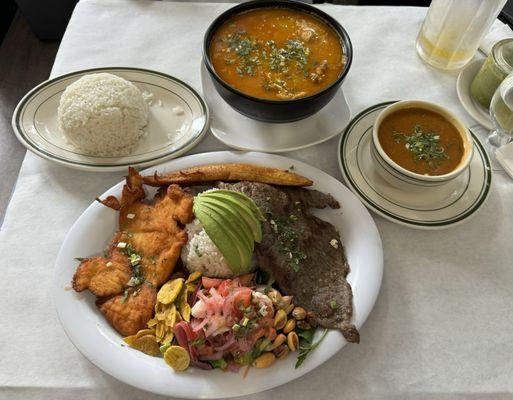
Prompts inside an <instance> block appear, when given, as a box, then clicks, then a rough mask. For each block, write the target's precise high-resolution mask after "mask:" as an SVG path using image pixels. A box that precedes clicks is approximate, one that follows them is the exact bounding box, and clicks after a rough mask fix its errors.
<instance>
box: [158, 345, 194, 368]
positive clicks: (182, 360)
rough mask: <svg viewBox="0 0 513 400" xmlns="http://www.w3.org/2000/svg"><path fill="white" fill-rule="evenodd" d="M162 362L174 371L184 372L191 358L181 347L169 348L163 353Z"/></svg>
mask: <svg viewBox="0 0 513 400" xmlns="http://www.w3.org/2000/svg"><path fill="white" fill-rule="evenodd" d="M164 361H165V362H166V364H167V365H169V366H170V367H171V368H173V369H174V370H175V371H185V370H186V369H187V368H189V364H190V362H191V358H190V357H189V353H188V352H187V350H185V349H184V348H183V347H180V346H170V347H169V348H168V349H167V350H166V352H165V353H164Z"/></svg>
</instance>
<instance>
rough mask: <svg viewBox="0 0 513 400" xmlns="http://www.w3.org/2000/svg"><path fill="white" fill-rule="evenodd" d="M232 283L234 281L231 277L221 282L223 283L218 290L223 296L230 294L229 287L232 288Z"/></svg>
mask: <svg viewBox="0 0 513 400" xmlns="http://www.w3.org/2000/svg"><path fill="white" fill-rule="evenodd" d="M231 284H232V281H231V279H225V280H224V281H223V282H221V284H220V285H219V286H218V287H217V291H218V292H219V294H220V295H221V296H224V297H226V296H228V294H229V289H230V286H231Z"/></svg>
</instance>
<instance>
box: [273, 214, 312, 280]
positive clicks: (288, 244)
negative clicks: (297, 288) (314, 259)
mask: <svg viewBox="0 0 513 400" xmlns="http://www.w3.org/2000/svg"><path fill="white" fill-rule="evenodd" d="M269 216H270V218H269V223H270V224H271V228H272V229H273V231H274V232H275V233H276V235H277V243H278V250H279V252H280V253H281V254H282V255H284V256H285V258H286V259H287V263H288V264H289V266H290V267H291V268H292V269H293V270H294V271H295V272H298V271H299V265H300V264H301V261H303V260H306V254H305V253H303V252H302V251H301V249H300V247H299V234H301V233H302V231H303V227H301V226H299V227H298V226H295V225H296V224H295V223H296V222H297V220H298V217H297V216H295V215H293V214H291V215H290V216H289V217H288V218H285V217H273V216H272V215H269ZM291 217H292V218H291Z"/></svg>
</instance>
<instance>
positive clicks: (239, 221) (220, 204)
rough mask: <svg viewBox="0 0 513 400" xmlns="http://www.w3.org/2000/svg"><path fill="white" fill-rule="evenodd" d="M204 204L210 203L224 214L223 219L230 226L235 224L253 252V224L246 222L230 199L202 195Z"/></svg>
mask: <svg viewBox="0 0 513 400" xmlns="http://www.w3.org/2000/svg"><path fill="white" fill-rule="evenodd" d="M201 202H202V204H203V203H204V204H208V205H209V206H210V207H211V208H213V209H214V210H215V211H217V212H218V213H219V214H221V215H222V217H223V220H225V221H226V223H227V224H229V225H228V226H233V228H234V229H235V232H237V233H239V234H240V238H241V239H242V240H244V241H245V242H246V246H247V247H248V248H249V249H250V251H251V252H253V250H254V248H255V242H254V240H253V231H252V229H251V226H249V225H248V224H247V223H246V220H245V219H243V218H242V217H241V215H240V213H239V209H237V208H235V206H232V205H231V203H229V202H228V201H222V200H218V199H216V198H214V197H213V196H202V198H201Z"/></svg>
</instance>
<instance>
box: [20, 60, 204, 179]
mask: <svg viewBox="0 0 513 400" xmlns="http://www.w3.org/2000/svg"><path fill="white" fill-rule="evenodd" d="M99 72H107V73H110V74H114V75H117V76H120V77H122V78H125V79H127V80H128V81H131V82H132V83H133V84H134V85H135V86H137V87H138V88H139V89H140V90H141V91H142V92H147V93H148V94H151V95H152V96H151V97H152V99H151V104H150V107H149V122H148V125H147V127H146V129H145V130H146V134H145V136H144V137H143V138H142V139H141V140H140V141H139V142H138V143H137V145H136V146H135V147H134V149H133V150H132V152H131V153H130V154H129V155H127V156H122V157H107V156H105V157H103V156H101V157H100V156H91V155H88V154H85V153H83V152H81V151H80V150H77V149H76V148H75V147H74V146H73V145H71V144H70V143H69V142H68V141H67V140H66V139H65V137H64V134H63V132H62V131H61V130H60V128H59V125H58V122H57V107H58V106H59V101H60V97H61V94H62V92H64V90H65V89H66V87H67V86H68V85H70V84H71V83H73V82H75V81H76V80H78V79H79V78H80V77H82V76H84V75H86V74H91V73H99ZM177 106H178V107H180V108H181V109H182V110H183V113H181V112H180V113H177V112H176V111H173V108H174V107H177ZM208 123H209V111H208V107H207V104H206V102H205V101H204V100H203V99H202V97H201V96H200V95H199V94H198V93H197V92H196V91H195V90H194V89H193V88H191V87H190V86H189V85H187V84H186V83H185V82H182V81H180V80H179V79H176V78H173V77H172V76H169V75H166V74H163V73H161V72H156V71H151V70H146V69H141V68H125V67H109V68H94V69H87V70H82V71H76V72H72V73H69V74H66V75H62V76H59V77H56V78H53V79H50V80H48V81H45V82H43V83H41V84H40V85H38V86H36V87H35V88H34V89H32V90H31V91H30V92H29V93H27V94H26V95H25V96H24V97H23V99H22V100H21V101H20V102H19V104H18V105H17V107H16V109H15V111H14V114H13V118H12V127H13V129H14V133H15V134H16V136H17V138H18V140H19V141H20V142H21V143H22V144H23V145H24V146H25V147H26V148H27V149H28V150H30V151H32V152H33V153H35V154H37V155H39V156H41V157H43V158H46V159H47V160H50V161H54V162H57V163H59V164H61V165H65V166H67V167H70V168H75V169H81V170H89V171H124V170H126V168H127V166H129V165H130V166H139V167H142V166H149V165H153V164H156V163H159V162H163V161H165V160H169V159H171V158H175V157H178V156H179V155H181V154H183V153H185V152H186V151H187V150H189V149H191V148H192V147H193V146H195V145H196V144H197V143H198V142H199V141H200V140H201V139H202V137H203V136H204V135H205V133H206V132H207V130H208Z"/></svg>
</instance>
